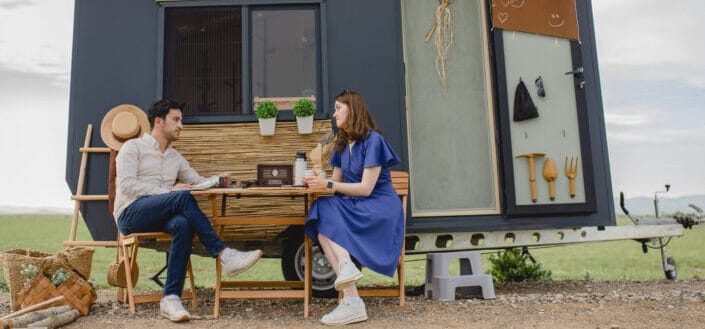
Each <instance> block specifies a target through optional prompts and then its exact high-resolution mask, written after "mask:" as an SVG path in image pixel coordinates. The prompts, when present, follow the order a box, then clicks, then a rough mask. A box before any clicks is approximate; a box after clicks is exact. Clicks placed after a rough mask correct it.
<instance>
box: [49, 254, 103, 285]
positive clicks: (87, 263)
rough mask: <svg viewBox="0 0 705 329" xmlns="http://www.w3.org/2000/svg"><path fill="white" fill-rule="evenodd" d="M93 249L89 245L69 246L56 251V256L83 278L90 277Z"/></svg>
mask: <svg viewBox="0 0 705 329" xmlns="http://www.w3.org/2000/svg"><path fill="white" fill-rule="evenodd" d="M94 251H95V250H94V249H93V248H91V247H70V248H66V250H64V251H61V252H59V253H57V254H56V257H58V258H59V259H61V260H63V261H64V263H66V264H67V265H68V266H69V267H70V268H72V269H73V270H74V271H76V272H78V274H80V275H81V277H82V278H83V279H90V277H91V264H92V263H93V252H94Z"/></svg>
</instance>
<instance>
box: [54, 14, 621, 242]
mask: <svg viewBox="0 0 705 329" xmlns="http://www.w3.org/2000/svg"><path fill="white" fill-rule="evenodd" d="M577 5H578V8H577V9H578V17H579V22H580V32H581V39H582V51H583V55H582V59H583V64H584V68H585V71H586V93H587V99H588V104H587V106H588V110H589V121H590V124H589V129H590V134H589V135H590V147H591V151H592V156H593V164H594V168H595V177H594V182H593V183H594V187H595V191H596V209H597V211H596V212H595V213H591V214H585V215H570V216H559V215H556V216H550V217H548V216H533V217H523V218H516V217H515V218H511V219H509V218H506V217H505V216H502V215H500V216H475V217H444V218H409V220H408V224H409V226H408V231H409V232H434V231H436V232H438V231H465V230H503V229H518V228H549V227H571V226H607V225H614V224H615V216H614V205H613V204H612V193H611V184H610V174H609V163H608V159H607V142H606V137H605V128H604V117H603V112H602V101H601V94H600V85H599V80H598V77H599V74H598V68H597V58H596V50H595V42H594V32H593V31H594V30H593V25H592V24H593V23H592V11H591V8H590V4H588V3H586V2H581V1H579V2H577ZM400 12H401V10H400V2H399V1H398V0H397V1H392V0H385V1H379V0H334V1H325V2H324V3H323V5H322V14H323V15H324V17H325V21H324V22H323V25H322V28H324V29H325V31H324V33H323V36H324V37H325V41H326V48H325V49H324V50H325V51H326V53H324V54H323V59H324V61H326V62H327V65H328V76H327V77H324V79H323V81H324V82H325V81H328V88H327V89H328V90H329V94H330V95H329V98H332V97H334V96H335V95H337V94H338V93H339V92H340V91H341V90H343V89H349V90H356V91H359V92H361V93H362V94H363V95H365V97H366V99H367V102H368V104H369V106H370V110H371V112H372V113H373V115H374V117H375V119H376V121H377V123H378V124H379V126H380V127H381V129H382V130H383V133H384V135H385V136H386V137H387V138H388V139H389V140H390V142H391V143H392V145H393V146H394V148H395V150H396V151H397V152H398V153H399V155H400V156H401V158H402V161H403V162H402V164H400V165H399V166H397V168H395V169H399V170H407V169H408V155H407V149H408V148H407V136H406V117H405V101H404V99H405V98H404V97H405V95H404V92H405V84H404V64H403V54H402V37H401V36H402V33H401V21H400V20H401V14H400ZM429 15H430V14H429ZM158 18H159V7H158V6H157V5H156V4H155V2H154V1H145V0H122V1H95V0H76V18H75V26H74V49H73V58H72V74H71V89H70V102H69V104H70V105H69V116H70V118H69V136H68V148H67V169H66V182H67V184H68V185H69V186H70V188H71V190H72V192H73V193H75V188H76V182H77V180H78V172H79V167H80V159H81V154H80V153H79V152H78V148H79V147H81V146H82V145H83V141H84V138H85V131H86V125H87V124H89V123H91V124H93V125H94V131H93V135H92V142H91V145H92V146H103V143H102V140H101V139H100V133H99V131H100V121H101V119H102V117H103V115H104V114H105V113H106V112H107V111H108V110H109V109H110V108H112V107H113V106H115V105H118V104H122V103H131V104H135V105H138V106H140V107H142V108H143V109H145V110H146V109H147V107H148V106H149V104H150V103H151V102H153V101H154V100H155V99H156V98H157V97H158V95H157V84H158V81H157V74H158V68H157V65H158V54H157V47H158V28H159V21H158ZM325 102H327V103H326V107H327V108H329V109H330V108H331V104H332V100H331V99H327V100H325ZM500 163H501V162H500ZM107 165H108V157H107V155H96V154H93V155H90V156H89V163H88V174H87V176H86V188H85V190H84V193H85V194H106V193H107ZM500 189H502V188H501V187H500ZM82 213H83V215H84V217H85V218H87V219H88V220H87V224H88V227H89V230H90V232H91V234H92V236H93V238H94V239H96V240H111V239H114V238H115V234H116V233H115V228H114V224H113V222H112V221H113V220H112V216H110V215H109V214H108V213H107V203H104V202H86V203H84V206H83V207H82Z"/></svg>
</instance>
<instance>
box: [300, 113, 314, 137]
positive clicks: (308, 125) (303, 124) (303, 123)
mask: <svg viewBox="0 0 705 329" xmlns="http://www.w3.org/2000/svg"><path fill="white" fill-rule="evenodd" d="M296 126H297V127H298V128H299V134H302V135H305V134H310V133H312V132H313V115H309V116H307V117H296Z"/></svg>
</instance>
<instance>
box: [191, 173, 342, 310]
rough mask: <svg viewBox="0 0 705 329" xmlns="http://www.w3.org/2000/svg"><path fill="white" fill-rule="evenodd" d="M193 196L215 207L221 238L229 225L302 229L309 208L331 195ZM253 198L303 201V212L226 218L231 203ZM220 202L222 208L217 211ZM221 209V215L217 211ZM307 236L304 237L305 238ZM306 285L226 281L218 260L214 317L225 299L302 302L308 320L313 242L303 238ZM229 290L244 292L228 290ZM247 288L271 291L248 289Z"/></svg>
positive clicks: (283, 191)
mask: <svg viewBox="0 0 705 329" xmlns="http://www.w3.org/2000/svg"><path fill="white" fill-rule="evenodd" d="M191 193H192V194H193V195H194V196H196V195H201V196H206V197H208V199H209V200H210V201H211V205H212V218H211V220H212V222H213V226H214V228H215V230H216V232H217V233H218V234H219V235H221V234H222V232H223V229H224V227H225V226H228V225H263V224H264V225H303V224H304V222H305V221H306V215H307V214H308V210H309V207H310V205H311V203H312V202H313V200H315V199H316V198H317V197H318V196H320V195H325V194H330V191H328V190H325V189H322V190H314V189H308V188H304V187H293V186H292V187H249V188H245V189H242V188H214V189H208V190H203V191H192V192H191ZM253 197H259V198H261V197H292V198H294V199H296V198H300V199H301V202H302V211H301V213H298V214H292V215H291V216H276V217H275V216H267V217H262V216H238V215H237V214H230V215H226V209H227V207H226V205H227V202H228V200H229V199H230V200H239V199H242V198H253ZM218 200H221V206H220V208H219V207H218ZM218 209H220V211H218ZM304 235H305V234H304ZM304 245H305V247H304V281H303V282H301V281H223V279H222V268H221V264H220V257H218V258H217V259H216V288H215V307H214V311H213V316H215V317H218V315H219V313H220V300H221V299H223V298H303V299H304V318H308V313H309V307H308V306H309V301H310V299H311V249H312V241H311V239H310V238H309V237H308V236H306V235H305V236H304ZM227 288H241V289H239V290H228V289H227ZM247 288H271V289H268V290H263V289H256V290H253V289H247Z"/></svg>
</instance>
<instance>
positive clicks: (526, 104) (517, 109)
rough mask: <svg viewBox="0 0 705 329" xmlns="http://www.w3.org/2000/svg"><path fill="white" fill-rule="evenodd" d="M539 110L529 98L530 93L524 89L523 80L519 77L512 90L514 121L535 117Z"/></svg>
mask: <svg viewBox="0 0 705 329" xmlns="http://www.w3.org/2000/svg"><path fill="white" fill-rule="evenodd" d="M538 116H539V112H538V110H537V109H536V105H534V101H533V100H531V95H530V94H529V91H528V90H527V89H526V85H525V84H524V81H522V80H521V78H519V84H518V85H517V90H516V91H515V92H514V121H523V120H526V119H531V118H536V117H538Z"/></svg>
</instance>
